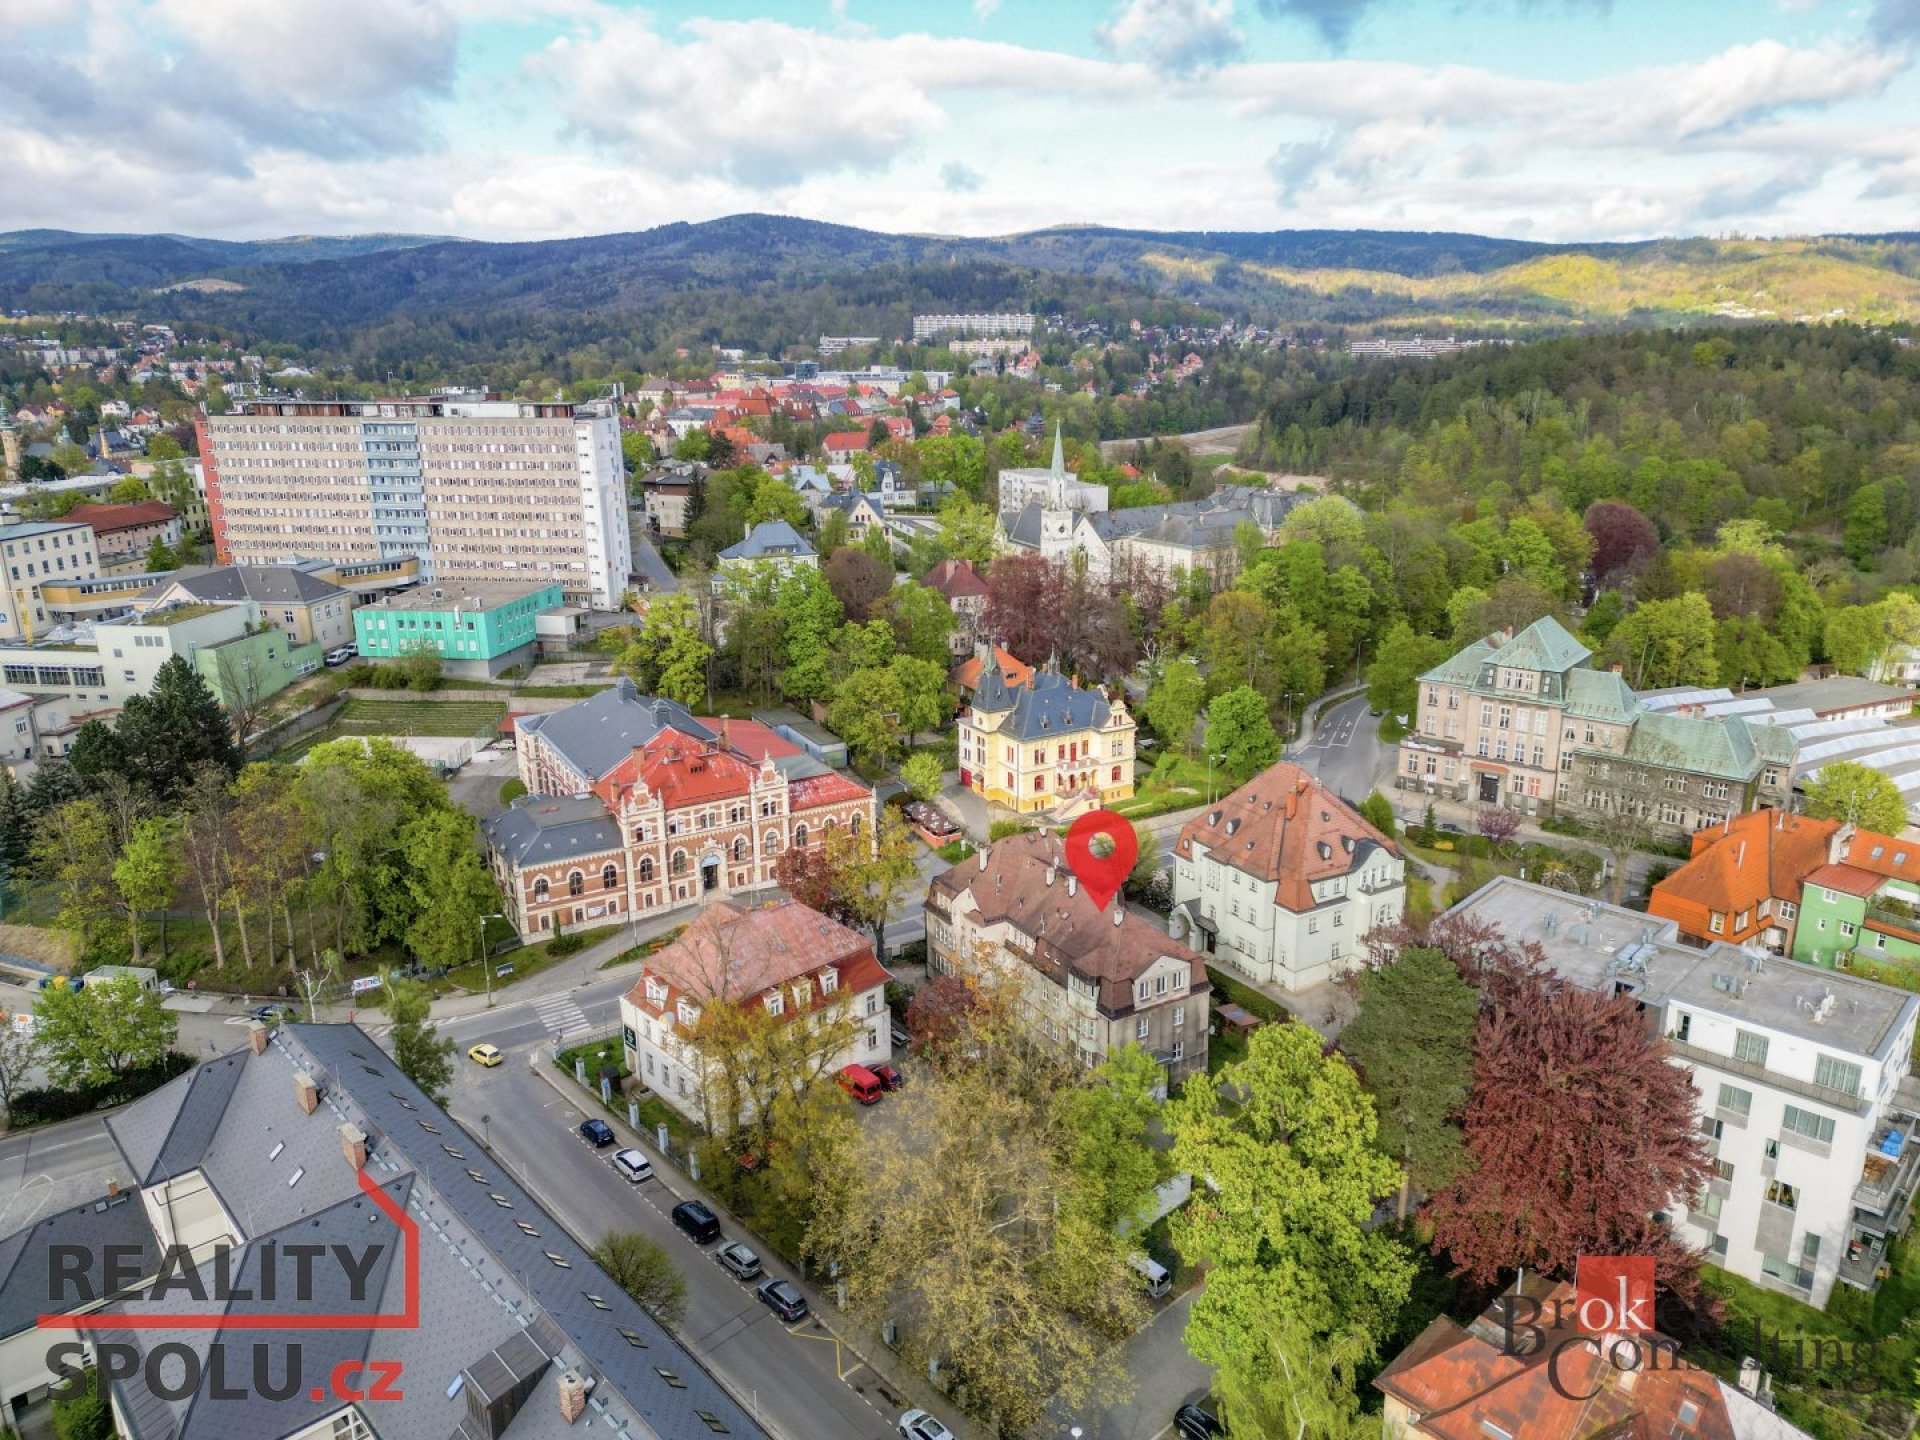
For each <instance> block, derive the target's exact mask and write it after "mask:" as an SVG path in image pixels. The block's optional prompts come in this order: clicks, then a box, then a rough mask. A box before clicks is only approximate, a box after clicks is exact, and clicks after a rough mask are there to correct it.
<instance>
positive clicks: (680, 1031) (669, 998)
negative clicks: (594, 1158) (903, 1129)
mask: <svg viewBox="0 0 1920 1440" xmlns="http://www.w3.org/2000/svg"><path fill="white" fill-rule="evenodd" d="M891 978H892V977H891V976H890V975H888V973H887V971H886V968H885V967H884V966H883V965H881V963H880V962H879V961H878V960H877V959H875V958H874V954H873V941H872V939H871V937H869V936H866V935H862V934H860V933H859V932H858V931H856V930H850V929H848V928H847V927H846V926H845V925H842V924H841V923H840V922H839V921H837V920H830V919H828V918H827V917H826V916H825V915H822V914H821V913H820V912H819V911H817V910H812V909H809V908H808V907H807V906H805V905H802V904H801V903H800V902H799V901H797V900H780V901H777V902H775V903H774V904H771V905H765V906H761V907H760V908H758V909H752V910H749V909H745V908H743V907H740V906H737V905H733V904H730V903H728V902H727V901H724V900H722V901H718V902H716V903H714V904H713V905H710V906H708V907H707V908H706V909H705V910H702V911H701V912H700V913H699V914H698V915H697V916H695V917H694V918H693V920H692V921H691V922H689V924H688V925H687V927H686V929H684V930H683V931H681V932H680V935H679V938H677V939H676V940H675V941H674V942H673V943H672V944H671V945H668V946H666V947H665V948H664V949H661V950H657V951H655V952H654V953H653V954H652V955H649V956H648V957H647V958H646V960H645V961H643V962H642V964H641V967H640V978H639V979H638V980H637V981H635V982H634V986H633V989H631V990H629V991H628V992H627V993H626V994H625V995H623V996H621V997H620V1020H621V1024H622V1028H623V1031H624V1033H625V1037H626V1059H627V1069H628V1072H629V1073H631V1074H632V1075H634V1076H636V1077H637V1078H638V1079H639V1080H640V1081H641V1083H642V1084H644V1085H645V1086H646V1087H647V1088H648V1089H649V1090H651V1091H652V1092H653V1093H654V1094H655V1095H658V1096H659V1097H660V1098H661V1099H662V1100H664V1101H665V1102H666V1103H667V1104H668V1105H671V1106H672V1107H673V1108H674V1109H675V1110H677V1111H679V1112H680V1113H681V1114H682V1115H685V1116H686V1117H687V1118H688V1119H690V1120H692V1121H694V1122H695V1123H696V1124H698V1125H702V1126H704V1127H706V1129H707V1130H708V1131H710V1132H717V1131H723V1130H725V1129H726V1128H727V1127H728V1125H729V1123H730V1122H731V1121H732V1120H734V1119H738V1120H740V1121H743V1122H744V1121H746V1120H749V1119H751V1118H752V1116H753V1113H754V1111H753V1107H752V1105H751V1103H748V1104H747V1105H746V1106H745V1107H743V1113H741V1114H740V1115H738V1116H737V1117H736V1116H733V1115H732V1114H731V1112H730V1109H729V1107H728V1103H727V1097H726V1096H725V1095H724V1094H723V1093H720V1090H719V1083H718V1081H719V1076H718V1073H717V1072H718V1071H719V1068H720V1067H719V1066H718V1065H717V1064H716V1063H715V1061H714V1059H713V1057H712V1055H711V1054H710V1052H709V1051H708V1049H707V1048H706V1047H705V1046H703V1045H702V1044H701V1042H700V1017H701V1014H702V1012H703V1011H705V1010H706V1009H707V1008H708V1007H709V1006H712V1005H715V1004H721V1003H725V1004H730V1005H737V1006H745V1005H758V1006H762V1007H764V1008H765V1010H766V1011H767V1013H768V1014H769V1015H773V1016H776V1017H778V1018H779V1019H781V1020H783V1021H785V1022H787V1023H789V1024H805V1025H809V1026H815V1027H821V1028H824V1027H826V1026H828V1025H838V1024H840V1023H841V1022H843V1021H844V1022H847V1023H848V1024H849V1030H848V1033H847V1037H846V1043H845V1044H844V1045H841V1046H839V1047H837V1048H836V1049H835V1050H834V1051H832V1052H831V1053H828V1052H826V1051H825V1050H824V1049H816V1050H812V1051H810V1052H809V1053H808V1054H807V1055H806V1056H805V1063H806V1065H807V1067H808V1069H809V1070H810V1071H811V1073H812V1074H813V1075H814V1077H815V1078H817V1079H823V1080H824V1079H829V1078H830V1077H832V1076H833V1075H834V1074H835V1073H836V1072H838V1071H839V1070H841V1069H843V1068H844V1067H845V1066H848V1065H867V1066H873V1065H884V1064H885V1063H886V1062H887V1061H888V1060H890V1059H892V1058H893V1034H892V1026H891V1024H890V1016H889V1015H888V1012H887V1001H886V989H887V981H888V980H890V979H891ZM816 1033H817V1032H816Z"/></svg>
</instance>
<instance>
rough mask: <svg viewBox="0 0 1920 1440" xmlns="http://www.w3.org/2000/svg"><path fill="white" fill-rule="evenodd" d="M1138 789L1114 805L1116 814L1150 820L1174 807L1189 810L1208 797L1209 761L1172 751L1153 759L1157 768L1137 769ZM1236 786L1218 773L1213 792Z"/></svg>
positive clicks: (1113, 808) (1134, 818)
mask: <svg viewBox="0 0 1920 1440" xmlns="http://www.w3.org/2000/svg"><path fill="white" fill-rule="evenodd" d="M1134 776H1135V782H1134V793H1133V795H1132V796H1131V797H1130V798H1128V799H1126V800H1119V801H1116V802H1115V803H1114V804H1113V806H1112V807H1111V808H1112V810H1113V811H1114V813H1115V814H1117V815H1124V816H1126V817H1127V818H1128V819H1129V820H1147V819H1151V818H1152V817H1153V816H1155V815H1165V814H1167V813H1168V812H1170V811H1173V810H1186V809H1190V808H1191V807H1193V806H1195V805H1200V804H1204V803H1205V802H1206V799H1207V762H1206V761H1204V760H1190V759H1188V758H1187V757H1186V756H1184V755H1178V754H1174V753H1172V752H1168V753H1167V754H1165V755H1162V756H1161V757H1160V758H1159V759H1158V760H1156V761H1154V762H1153V768H1152V769H1150V770H1148V771H1146V772H1145V773H1144V774H1142V773H1141V771H1140V770H1139V768H1138V767H1137V765H1136V768H1135V770H1134ZM1232 788H1233V787H1232V786H1231V785H1230V784H1228V783H1227V779H1226V777H1225V776H1223V775H1220V774H1219V773H1217V772H1216V773H1215V774H1214V776H1213V793H1214V794H1215V795H1216V796H1218V795H1220V794H1222V793H1224V792H1225V791H1227V790H1230V789H1232Z"/></svg>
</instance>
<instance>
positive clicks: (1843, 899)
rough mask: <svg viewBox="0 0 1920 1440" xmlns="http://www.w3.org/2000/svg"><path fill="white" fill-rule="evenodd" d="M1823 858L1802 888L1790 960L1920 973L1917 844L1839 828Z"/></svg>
mask: <svg viewBox="0 0 1920 1440" xmlns="http://www.w3.org/2000/svg"><path fill="white" fill-rule="evenodd" d="M1829 823H1832V822H1829ZM1821 858H1822V859H1823V860H1824V862H1825V863H1823V864H1817V865H1815V866H1813V867H1811V868H1810V869H1808V870H1807V871H1806V872H1805V883H1804V884H1803V885H1802V886H1801V889H1800V896H1799V899H1800V924H1799V929H1798V930H1797V931H1796V932H1795V934H1794V940H1793V958H1794V959H1796V960H1805V961H1808V962H1810V963H1812V964H1815V965H1824V966H1836V965H1837V966H1839V967H1840V968H1841V969H1848V968H1851V967H1852V966H1853V965H1855V963H1856V962H1857V961H1859V960H1869V961H1874V962H1877V963H1887V962H1892V963H1893V964H1894V965H1895V966H1896V967H1897V968H1898V969H1899V971H1900V972H1901V973H1902V974H1904V975H1907V976H1920V842H1916V841H1913V840H1905V839H1901V838H1900V837H1898V836H1894V835H1882V834H1879V833H1877V832H1876V831H1872V830H1856V829H1854V828H1853V827H1852V826H1850V825H1846V826H1838V827H1837V828H1836V829H1835V830H1834V832H1833V834H1832V836H1831V838H1830V839H1829V840H1828V842H1827V853H1826V855H1825V856H1824V857H1821Z"/></svg>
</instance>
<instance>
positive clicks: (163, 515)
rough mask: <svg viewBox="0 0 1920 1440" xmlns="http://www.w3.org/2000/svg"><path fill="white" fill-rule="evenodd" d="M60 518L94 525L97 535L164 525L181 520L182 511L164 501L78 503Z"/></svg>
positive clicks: (94, 531)
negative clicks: (107, 503)
mask: <svg viewBox="0 0 1920 1440" xmlns="http://www.w3.org/2000/svg"><path fill="white" fill-rule="evenodd" d="M61 518H62V519H63V520H67V521H70V522H73V523H76V524H80V525H88V526H91V527H92V529H93V533H94V534H96V535H112V534H115V533H116V532H118V531H121V530H138V529H140V528H141V527H142V526H145V525H164V524H166V523H167V522H168V521H169V520H178V519H179V518H180V512H179V511H178V510H175V509H174V508H173V507H172V506H171V505H169V504H167V503H166V502H165V501H162V500H136V501H134V502H133V503H132V504H129V505H76V506H74V507H73V509H71V510H69V511H68V512H67V513H66V514H65V515H63V516H62V517H61Z"/></svg>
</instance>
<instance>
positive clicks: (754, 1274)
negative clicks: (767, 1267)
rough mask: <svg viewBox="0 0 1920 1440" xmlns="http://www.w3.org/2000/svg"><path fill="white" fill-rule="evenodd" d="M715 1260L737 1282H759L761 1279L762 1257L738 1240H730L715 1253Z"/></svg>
mask: <svg viewBox="0 0 1920 1440" xmlns="http://www.w3.org/2000/svg"><path fill="white" fill-rule="evenodd" d="M713 1258H714V1259H715V1260H716V1261H717V1262H718V1263H719V1265H720V1268H721V1269H722V1270H724V1271H726V1272H727V1273H728V1274H729V1275H731V1276H733V1278H734V1279H736V1280H757V1279H759V1278H760V1257H759V1256H758V1255H756V1254H754V1253H753V1251H751V1250H749V1249H748V1248H747V1247H746V1246H744V1245H742V1244H741V1243H740V1242H739V1241H738V1240H729V1241H728V1242H727V1243H726V1244H724V1245H722V1246H721V1247H720V1248H719V1249H718V1250H716V1251H714V1252H713Z"/></svg>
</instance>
